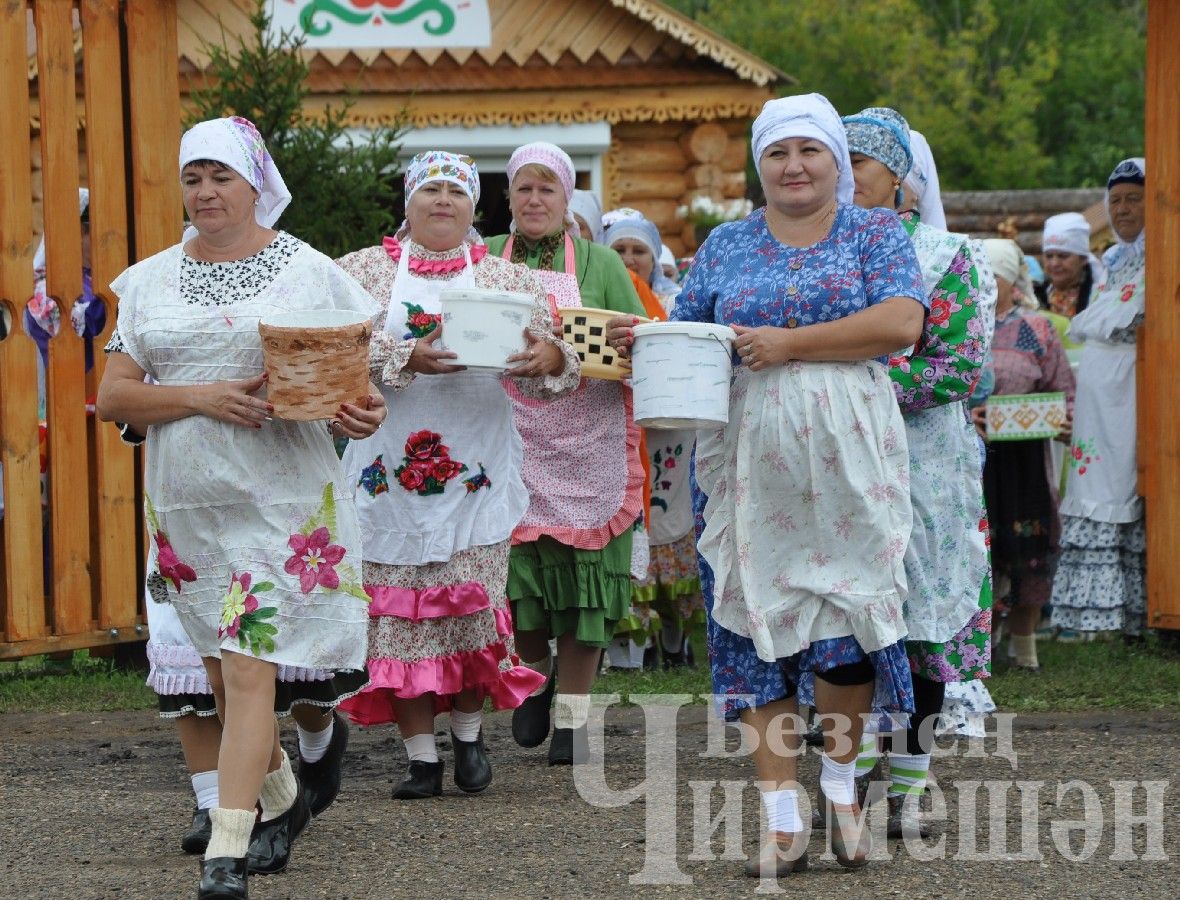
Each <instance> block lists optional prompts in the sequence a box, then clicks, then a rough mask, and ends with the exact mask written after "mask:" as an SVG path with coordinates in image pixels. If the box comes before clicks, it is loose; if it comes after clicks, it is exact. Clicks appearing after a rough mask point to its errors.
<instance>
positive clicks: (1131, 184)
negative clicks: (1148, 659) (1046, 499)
mask: <svg viewBox="0 0 1180 900" xmlns="http://www.w3.org/2000/svg"><path fill="white" fill-rule="evenodd" d="M1146 180H1147V176H1146V170H1145V168H1144V161H1143V159H1142V157H1132V158H1131V159H1125V160H1123V161H1122V162H1121V163H1119V164H1118V165H1117V166H1116V167H1115V169H1114V171H1113V172H1111V173H1110V177H1109V178H1108V179H1107V182H1106V213H1107V216H1108V218H1109V219H1110V225H1111V228H1112V229H1114V233H1115V237H1116V238H1117V239H1118V242H1117V243H1116V244H1115V245H1114V246H1113V247H1111V248H1110V249H1109V250H1107V251H1106V254H1105V255H1104V257H1103V262H1104V263H1105V265H1106V277H1105V281H1104V283H1103V284H1102V286H1101V287H1100V288H1098V290H1097V292H1096V293H1095V295H1094V298H1093V300H1092V302H1091V303H1090V305H1089V307H1088V308H1087V309H1085V310H1083V311H1082V312H1080V313H1078V315H1076V316H1075V317H1074V319H1073V321H1072V322H1071V323H1070V327H1069V336H1070V338H1072V339H1074V340H1078V341H1084V342H1085V349H1084V350H1083V351H1082V354H1081V361H1080V363H1079V365H1078V402H1077V413H1076V417H1075V419H1074V427H1073V437H1072V444H1071V445H1070V448H1069V452H1068V453H1067V454H1066V460H1067V461H1068V464H1069V469H1068V470H1067V475H1066V486H1065V500H1064V501H1063V502H1062V504H1061V514H1062V517H1063V528H1062V537H1061V546H1062V553H1061V566H1060V568H1059V569H1058V570H1057V577H1056V580H1055V581H1054V582H1053V624H1054V625H1056V626H1058V627H1061V628H1072V629H1077V630H1079V631H1083V632H1089V633H1093V632H1098V631H1107V632H1111V631H1113V632H1119V631H1121V632H1123V633H1124V634H1126V635H1129V636H1133V635H1138V634H1140V633H1141V632H1142V630H1143V628H1144V627H1145V624H1146V623H1145V617H1146V614H1147V609H1146V599H1147V598H1146V592H1145V585H1144V579H1145V569H1144V566H1145V563H1144V551H1145V544H1146V539H1147V535H1146V531H1145V529H1144V519H1143V498H1142V497H1140V496H1139V491H1138V478H1137V470H1138V464H1137V459H1136V441H1135V346H1136V340H1137V331H1138V328H1139V326H1140V325H1142V324H1143V313H1144V289H1145V286H1146V268H1145V259H1144V243H1145V237H1144V234H1145V232H1144V197H1145V194H1146Z"/></svg>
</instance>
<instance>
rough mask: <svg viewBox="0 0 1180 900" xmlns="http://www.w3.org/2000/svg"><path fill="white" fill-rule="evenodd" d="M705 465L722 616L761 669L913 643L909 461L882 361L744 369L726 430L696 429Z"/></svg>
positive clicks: (712, 562) (700, 474) (699, 458)
mask: <svg viewBox="0 0 1180 900" xmlns="http://www.w3.org/2000/svg"><path fill="white" fill-rule="evenodd" d="M696 464H697V469H696V472H697V483H698V484H699V485H700V488H701V490H702V491H703V492H704V493H705V494H706V495H707V496H708V498H709V499H708V503H707V504H706V506H705V529H704V531H703V532H702V534H701V538H700V541H699V543H698V551H699V552H700V554H701V557H702V558H703V559H704V560H705V561H706V562H707V563H708V564H709V566H710V568H711V569H712V571H713V574H714V576H715V579H716V583H715V585H716V586H715V588H714V598H715V599H714V602H713V618H714V620H716V622H717V623H718V624H719V625H721V626H722V627H723V628H726V629H728V630H729V631H732V632H733V633H734V634H740V635H744V636H746V637H749V638H750V639H751V640H752V641H753V643H754V648H755V650H756V651H757V653H758V657H759V659H763V660H766V661H767V662H771V661H774V660H776V659H784V658H786V657H789V656H793V655H795V654H796V653H799V652H800V651H802V650H805V649H807V647H808V646H809V645H810V644H811V643H812V642H814V641H817V640H820V639H825V638H836V637H843V636H846V635H851V636H852V637H854V638H856V640H857V642H858V643H859V644H860V646H861V648H862V649H864V650H865V651H873V650H880V649H882V648H884V647H887V646H889V645H890V644H892V643H895V642H896V641H898V640H899V639H900V638H902V637H904V636H905V634H906V628H905V623H904V621H903V618H902V602H903V600H904V598H905V595H906V576H905V566H904V556H905V549H906V543H907V541H908V540H909V536H910V528H911V526H912V524H913V516H912V512H911V506H910V483H909V451H908V448H907V445H906V437H905V425H904V423H903V422H902V419H901V412H900V411H899V410H898V407H897V400H896V399H895V398H894V396H893V388H892V386H891V385H890V381H889V375H888V373H887V372H886V370H885V367H884V366H883V365H881V363H879V362H876V361H873V360H869V361H865V362H846V363H815V362H789V363H787V364H786V365H783V366H772V367H770V368H769V369H766V370H765V371H761V372H751V371H750V369H749V368H748V367H746V366H739V367H738V368H737V369H736V370H735V372H734V382H733V386H732V388H731V389H730V405H729V424H728V425H726V426H725V427H724V428H721V429H714V430H702V431H699V432H697V450H696Z"/></svg>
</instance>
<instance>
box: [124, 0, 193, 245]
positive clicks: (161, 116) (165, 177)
mask: <svg viewBox="0 0 1180 900" xmlns="http://www.w3.org/2000/svg"><path fill="white" fill-rule="evenodd" d="M123 15H124V21H125V22H126V24H127V66H128V84H127V88H128V95H129V97H130V99H131V183H132V186H133V193H134V197H133V202H134V207H133V213H132V224H133V234H134V240H135V252H134V258H135V259H137V260H140V259H146V258H147V257H149V256H151V255H152V254H154V253H158V252H159V251H161V250H163V249H165V248H167V247H170V246H172V245H173V244H175V243H176V242H177V241H178V240H180V231H181V229H180V226H181V221H182V220H181V216H182V215H183V205H182V203H181V200H180V175H179V173H178V172H177V170H176V161H177V159H179V157H180V124H179V123H180V85H179V76H178V71H177V67H176V58H175V54H176V0H126V6H125V10H124V14H123Z"/></svg>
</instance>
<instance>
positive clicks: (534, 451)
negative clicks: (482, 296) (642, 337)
mask: <svg viewBox="0 0 1180 900" xmlns="http://www.w3.org/2000/svg"><path fill="white" fill-rule="evenodd" d="M513 240H514V238H509V239H508V241H507V243H506V244H505V245H504V249H503V251H502V256H503V257H504V259H511V258H512V244H513ZM574 263H575V260H574V244H573V241H572V240H571V239H570V237H569V235H568V234H567V235H566V237H565V271H564V272H550V271H547V270H544V269H536V270H534V272H533V274H534V275H536V276H537V278H538V279H539V280H540V282H541V286H542V287H543V288H544V289H545V292H546V294H547V295H548V298H549V303H550V306H551V307H553V309H554V314H555V315H556V310H557V308H558V307H563V306H565V307H576V306H581V305H582V294H581V291H580V290H579V289H578V278H577V275H576V273H575V267H574ZM508 393H509V395H510V396H511V397H512V404H513V410H514V414H515V417H516V427H517V428H518V429H519V430H520V433H521V435H522V436H523V437H524V440H525V441H526V443H527V444H528V448H529V455H528V458H527V459H526V460H525V466H524V472H523V474H524V482H525V484H526V485H527V487H528V493H529V507H528V511H527V512H526V513H525V516H524V518H523V519H522V520H521V522H520V525H519V526H518V527H517V528H516V530H515V532H514V533H513V536H512V541H513V543H517V544H520V543H526V542H528V541H535V540H537V539H538V538H539V537H541V536H542V535H548V536H550V537H552V538H554V539H556V540H558V541H560V542H561V543H563V544H567V545H569V546H571V547H577V548H578V549H581V550H601V549H602V548H603V547H605V546H606V545H607V544H608V543H610V541H611V539H612V538H614V537H617V536H618V535H619V534H621V533H622V532H623V531H625V530H626V529H628V528H631V527H632V526H633V525H634V524H635V521H636V519H637V518H638V517H639V516H640V514H641V513H642V511H643V510H642V507H643V497H642V484H643V472H642V466H641V465H640V464H639V459H638V455H637V454H636V458H635V466H634V471H633V470H632V468H633V467H632V466H631V465H630V460H629V458H628V444H632V445H633V446H634V447H638V446H639V432H638V427H637V426H636V425H635V423H634V422H633V421H632V420H631V389H630V388H629V387H627V386H625V385H623V384H622V383H621V382H618V381H603V380H601V379H597V378H583V379H582V381H581V384H580V385H579V386H578V388H577V390H575V391H572V392H571V393H569V394H565V395H563V396H561V397H557V398H555V399H552V400H536V399H533V398H531V397H526V396H524V395H523V394H521V392H520V391H518V390H517V389H516V388H515V387H514V386H513V385H509V386H508ZM633 562H634V561H633ZM644 568H645V569H646V566H644Z"/></svg>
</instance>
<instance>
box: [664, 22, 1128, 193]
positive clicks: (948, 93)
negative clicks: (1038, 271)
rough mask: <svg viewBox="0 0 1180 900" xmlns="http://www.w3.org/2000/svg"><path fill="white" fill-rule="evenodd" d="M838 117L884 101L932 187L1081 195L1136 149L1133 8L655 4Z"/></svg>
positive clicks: (789, 90) (790, 91) (788, 91)
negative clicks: (918, 139) (914, 135)
mask: <svg viewBox="0 0 1180 900" xmlns="http://www.w3.org/2000/svg"><path fill="white" fill-rule="evenodd" d="M667 2H668V3H669V5H671V6H673V7H676V8H678V9H679V10H680V11H682V12H684V13H686V14H688V15H690V16H692V17H694V18H696V19H697V20H698V21H700V22H701V23H702V24H704V25H707V26H708V27H710V28H712V29H714V30H715V31H718V32H720V33H721V34H722V35H724V36H726V37H727V38H729V39H730V40H732V41H734V42H735V43H737V44H739V45H741V46H742V47H745V48H746V49H748V50H749V51H751V52H752V53H755V54H757V55H758V56H761V57H762V58H763V59H765V60H767V61H768V62H771V63H773V64H774V65H776V66H778V67H779V68H780V69H782V70H783V71H785V72H787V73H788V74H790V75H793V76H794V77H795V78H797V79H799V83H798V84H797V85H791V86H788V87H787V89H786V91H785V92H786V93H809V92H811V91H818V92H819V93H821V94H824V95H826V96H827V97H828V99H830V100H831V101H832V103H833V104H834V105H835V107H836V108H837V109H838V110H840V112H841V113H843V114H845V115H847V114H849V113H853V112H856V111H857V110H860V109H863V108H864V107H866V106H877V105H880V106H892V107H894V108H895V109H897V110H898V112H900V113H901V114H902V115H904V116H905V117H906V118H907V119H908V120H909V121H910V124H911V125H912V126H913V127H914V128H916V129H918V130H919V131H921V132H922V133H923V134H925V135H926V138H927V139H928V140H929V141H930V144H931V147H932V148H933V150H934V155H935V159H936V160H937V162H938V170H939V177H940V180H941V182H942V187H943V189H944V190H986V189H998V188H1046V187H1086V186H1093V185H1101V184H1103V183H1105V179H1106V176H1107V175H1108V174H1109V173H1110V170H1111V169H1112V168H1113V167H1114V165H1115V164H1116V163H1117V162H1118V161H1119V160H1120V159H1122V158H1124V157H1126V156H1138V155H1141V154H1142V151H1143V127H1144V125H1143V105H1144V88H1145V75H1144V68H1145V60H1146V53H1147V48H1146V44H1147V10H1146V2H1145V0H1089V2H1086V3H1078V2H1076V0H824V2H815V0H667Z"/></svg>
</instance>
